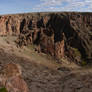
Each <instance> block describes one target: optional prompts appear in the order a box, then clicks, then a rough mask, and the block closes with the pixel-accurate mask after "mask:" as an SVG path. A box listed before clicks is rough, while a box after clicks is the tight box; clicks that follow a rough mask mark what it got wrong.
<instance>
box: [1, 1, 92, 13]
mask: <svg viewBox="0 0 92 92" xmlns="http://www.w3.org/2000/svg"><path fill="white" fill-rule="evenodd" d="M50 11H52V12H54V11H57V12H58V11H61V12H62V11H66V12H67V11H77V12H92V0H0V14H14V13H27V12H50Z"/></svg>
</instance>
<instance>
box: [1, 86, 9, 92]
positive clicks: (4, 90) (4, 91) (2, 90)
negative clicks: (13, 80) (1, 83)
mask: <svg viewBox="0 0 92 92" xmlns="http://www.w3.org/2000/svg"><path fill="white" fill-rule="evenodd" d="M0 92H8V91H7V89H6V88H5V87H3V88H0Z"/></svg>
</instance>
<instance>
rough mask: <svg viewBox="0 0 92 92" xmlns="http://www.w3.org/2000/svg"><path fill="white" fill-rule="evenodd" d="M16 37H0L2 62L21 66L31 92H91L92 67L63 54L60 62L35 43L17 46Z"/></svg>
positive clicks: (0, 63)
mask: <svg viewBox="0 0 92 92" xmlns="http://www.w3.org/2000/svg"><path fill="white" fill-rule="evenodd" d="M15 39H16V37H0V66H2V65H3V64H7V63H9V62H14V63H18V64H20V65H21V66H22V70H23V78H24V80H25V81H26V82H27V84H28V87H29V89H30V92H92V68H91V67H90V68H89V67H79V66H77V65H76V64H74V63H73V62H68V61H67V59H65V58H63V59H62V60H61V61H62V62H61V61H60V62H58V61H56V60H54V59H52V58H51V57H50V56H47V55H45V54H42V53H40V54H38V53H37V52H35V51H34V46H28V47H24V48H17V46H16V44H15V43H14V41H15Z"/></svg>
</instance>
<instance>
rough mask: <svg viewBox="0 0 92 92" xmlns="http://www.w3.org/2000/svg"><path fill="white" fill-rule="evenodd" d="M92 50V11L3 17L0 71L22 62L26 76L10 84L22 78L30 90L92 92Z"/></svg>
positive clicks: (1, 23)
mask: <svg viewBox="0 0 92 92" xmlns="http://www.w3.org/2000/svg"><path fill="white" fill-rule="evenodd" d="M91 49H92V13H86V12H85V13H81V12H51V13H50V12H49V13H48V12H47V13H25V14H11V15H1V16H0V71H1V69H2V68H3V66H5V65H7V64H9V63H10V65H12V64H11V63H13V64H19V65H20V66H21V72H22V74H21V76H22V78H23V79H22V78H20V77H19V76H17V77H16V76H15V77H14V78H13V79H12V80H11V81H9V83H10V84H11V85H12V83H13V81H16V82H17V79H18V80H19V81H21V82H23V83H24V85H23V86H24V88H25V89H26V90H28V89H29V92H91V91H92V86H91V85H92V82H91V81H92V79H91V76H92V68H91V67H92V64H91V62H92V50H91ZM10 70H11V69H10ZM6 71H7V69H6ZM21 82H20V83H21ZM26 83H27V84H26ZM25 84H26V86H25ZM7 85H8V84H7ZM15 86H16V85H15ZM27 86H28V88H27ZM13 87H14V86H13ZM19 87H20V89H18V90H23V89H22V88H21V86H19ZM0 88H1V87H0ZM7 88H8V87H7ZM8 89H9V88H8ZM25 92H26V91H25Z"/></svg>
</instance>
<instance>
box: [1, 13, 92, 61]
mask: <svg viewBox="0 0 92 92" xmlns="http://www.w3.org/2000/svg"><path fill="white" fill-rule="evenodd" d="M0 35H19V37H18V40H17V43H18V45H19V46H23V45H28V44H35V45H37V46H38V48H37V50H38V51H41V52H44V53H47V54H50V55H52V56H54V57H56V58H61V57H63V56H65V55H67V56H69V57H73V58H74V57H76V59H77V60H78V58H85V59H89V60H90V59H92V50H91V49H92V14H91V13H35V14H31V13H30V14H20V15H6V16H1V17H0ZM74 48H76V49H77V50H78V51H79V52H80V54H81V56H80V55H77V56H74V53H75V52H74V51H75V50H74ZM77 57H78V58H77Z"/></svg>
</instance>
